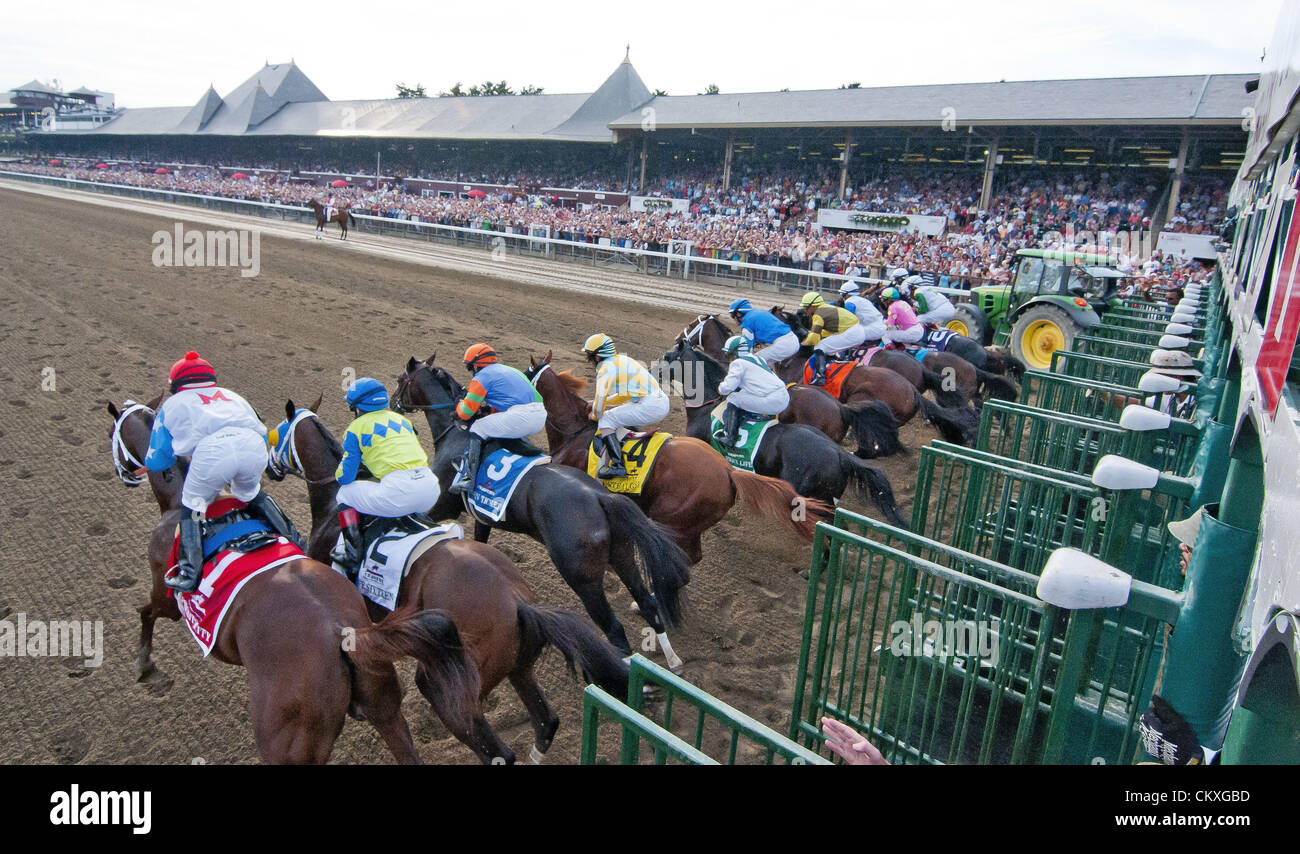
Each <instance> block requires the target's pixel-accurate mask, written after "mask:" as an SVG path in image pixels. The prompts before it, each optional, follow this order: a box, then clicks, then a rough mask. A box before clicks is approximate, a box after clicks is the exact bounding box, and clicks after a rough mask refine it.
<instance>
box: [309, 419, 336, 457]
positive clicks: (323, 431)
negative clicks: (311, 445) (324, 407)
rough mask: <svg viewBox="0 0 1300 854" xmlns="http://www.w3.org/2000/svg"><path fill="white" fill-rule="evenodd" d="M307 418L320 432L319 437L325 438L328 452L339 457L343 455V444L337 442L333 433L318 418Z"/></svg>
mask: <svg viewBox="0 0 1300 854" xmlns="http://www.w3.org/2000/svg"><path fill="white" fill-rule="evenodd" d="M307 420H308V421H311V422H312V423H313V424H315V425H316V429H317V430H318V431H319V432H320V437H321V438H322V439H323V440H325V446H326V447H327V448H329V450H330V453H332V454H333V455H334V456H335V457H338V458H340V459H341V458H342V457H343V446H342V445H341V444H339V440H338V439H335V438H334V434H333V433H331V432H330V431H329V430H328V429H327V428H326V427H325V425H324V424H322V423H321V422H320V419H319V418H309V419H307Z"/></svg>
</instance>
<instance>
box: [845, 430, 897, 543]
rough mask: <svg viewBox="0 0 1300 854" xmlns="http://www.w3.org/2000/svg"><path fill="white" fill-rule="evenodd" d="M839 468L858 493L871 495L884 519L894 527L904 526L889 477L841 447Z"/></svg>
mask: <svg viewBox="0 0 1300 854" xmlns="http://www.w3.org/2000/svg"><path fill="white" fill-rule="evenodd" d="M840 468H841V470H842V471H843V472H844V473H845V474H847V475H848V476H849V477H852V478H853V482H854V484H855V485H856V487H857V491H858V495H859V496H861V495H862V494H863V493H864V492H865V493H867V494H869V495H870V496H871V500H872V501H873V502H875V505H876V507H877V508H878V509H879V510H880V513H881V515H882V516H884V517H885V521H886V522H888V523H889V524H891V525H893V526H894V527H896V528H906V527H907V523H906V522H904V521H903V516H902V514H901V513H899V511H898V505H897V504H896V503H895V502H894V487H893V486H891V485H890V483H889V478H888V477H886V476H885V473H884V472H882V471H881V470H880V469H878V468H876V467H875V466H870V465H867V464H866V463H864V462H863V461H862V460H860V459H858V458H857V457H855V456H853V455H852V454H850V453H849V452H848V451H845V450H843V449H841V450H840Z"/></svg>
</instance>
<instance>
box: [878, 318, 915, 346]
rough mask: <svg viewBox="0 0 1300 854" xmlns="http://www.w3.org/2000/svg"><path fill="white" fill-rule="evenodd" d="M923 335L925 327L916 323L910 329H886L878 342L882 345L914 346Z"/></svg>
mask: <svg viewBox="0 0 1300 854" xmlns="http://www.w3.org/2000/svg"><path fill="white" fill-rule="evenodd" d="M924 335H925V327H924V326H922V325H921V324H919V323H918V324H917V325H916V326H913V327H912V328H911V329H886V330H885V334H884V336H883V337H882V338H881V339H880V340H881V343H882V344H916V343H919V342H920V340H921V337H922V336H924Z"/></svg>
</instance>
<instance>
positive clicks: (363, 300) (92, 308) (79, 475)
mask: <svg viewBox="0 0 1300 854" xmlns="http://www.w3.org/2000/svg"><path fill="white" fill-rule="evenodd" d="M176 211H177V213H174V214H171V215H169V216H159V215H148V214H143V213H140V212H138V211H124V210H118V209H115V208H113V207H110V206H106V205H97V204H86V203H84V202H81V201H77V200H70V199H65V198H57V197H55V196H54V195H51V194H33V193H29V192H24V191H20V190H16V189H13V188H9V187H0V248H2V250H3V251H0V297H2V298H3V303H2V304H0V305H2V307H3V312H2V314H0V382H3V389H4V391H3V394H0V440H2V442H0V457H2V459H0V489H3V493H2V496H3V497H2V498H0V618H9V619H11V620H12V619H14V618H15V617H16V615H17V614H18V613H20V612H21V613H23V614H25V615H26V618H27V619H28V620H36V619H42V620H49V619H76V620H92V621H93V620H102V621H103V625H104V660H103V664H102V666H100V667H98V668H87V667H85V666H84V665H83V663H82V662H81V661H80V660H79V659H78V660H72V659H57V658H26V657H24V658H0V687H2V688H3V691H4V697H5V700H6V702H5V703H4V704H3V706H0V762H4V763H68V764H73V763H133V762H145V763H191V762H200V761H201V762H207V763H239V762H255V761H258V754H257V752H256V750H255V747H254V744H253V733H252V730H251V728H250V726H249V724H248V713H247V691H246V687H245V675H244V672H243V670H242V669H241V668H236V667H232V666H228V665H225V664H221V663H219V662H217V661H215V660H203V659H202V658H201V656H200V651H199V648H198V646H197V644H195V643H194V641H193V639H192V638H191V637H190V636H189V633H188V632H187V631H186V630H185V629H184V627H183V626H182V625H181V624H178V623H165V622H159V624H158V628H157V632H156V635H155V653H154V654H155V660H156V662H157V664H158V667H159V669H160V671H161V673H162V677H161V678H159V679H157V680H155V681H154V682H152V683H150V684H138V683H137V682H136V681H135V674H134V669H133V657H134V654H135V649H136V641H137V635H138V632H139V619H138V615H137V613H136V608H137V607H138V606H139V605H140V604H141V602H142V601H143V600H144V598H145V597H146V595H147V591H148V565H147V562H146V559H145V549H146V544H147V539H148V535H149V532H150V531H151V530H152V528H153V525H154V523H155V521H156V520H157V513H158V510H157V506H156V504H154V502H153V500H152V498H151V496H150V494H149V493H148V491H147V490H148V488H147V487H144V488H141V489H134V490H128V489H126V488H124V487H123V486H122V484H120V483H119V482H118V480H117V478H116V477H115V476H114V474H113V468H112V464H111V460H110V456H109V451H108V435H109V430H110V428H111V426H112V420H111V418H110V416H109V415H108V414H107V412H106V411H105V406H106V404H108V403H109V402H110V401H111V402H114V403H117V404H121V402H122V401H123V400H124V399H126V398H133V399H135V400H140V401H147V400H149V399H151V398H153V397H154V396H156V395H158V394H159V393H161V392H162V391H164V390H165V386H166V374H167V370H168V368H169V367H170V365H171V364H172V362H173V361H174V360H175V359H177V358H178V357H179V356H180V355H181V354H182V353H183V352H184V351H185V350H187V349H191V348H193V349H197V350H198V351H199V352H200V353H202V354H203V355H204V356H205V357H207V358H208V359H210V360H211V361H212V362H213V363H214V365H215V366H216V368H217V371H218V374H219V378H220V382H221V383H222V384H223V385H226V386H229V387H231V388H233V389H236V390H238V391H239V392H240V393H241V394H243V395H245V396H246V397H247V398H248V399H249V400H250V401H251V402H252V403H253V405H254V406H256V407H257V409H258V411H259V412H260V413H261V415H262V417H263V419H264V420H265V421H267V422H268V425H272V424H274V423H275V422H276V421H278V420H279V419H280V418H282V417H283V409H284V403H285V400H286V399H287V398H293V399H294V400H295V401H296V402H298V403H300V404H302V405H307V404H309V403H310V402H311V401H313V400H315V398H316V396H317V394H319V393H321V392H324V394H325V401H324V404H323V406H322V408H321V416H322V419H323V421H324V422H325V424H326V425H327V426H328V427H329V428H330V429H331V430H332V431H334V432H335V433H336V434H340V433H341V432H342V430H343V428H344V426H345V425H346V423H347V420H348V412H347V410H346V408H345V407H344V405H343V402H342V393H341V390H340V383H341V377H342V376H343V372H344V371H345V370H347V369H352V370H353V371H355V375H356V376H366V375H370V376H375V377H378V378H380V379H381V380H383V381H384V382H385V383H387V384H389V386H390V387H391V385H392V380H393V377H394V376H395V375H396V374H397V373H398V372H399V371H400V369H401V367H402V365H403V364H404V363H405V361H406V359H407V357H409V356H418V357H420V358H424V357H426V356H428V355H429V354H431V353H434V352H437V353H438V355H439V361H440V362H441V363H442V364H444V365H445V366H446V367H448V368H450V369H451V370H452V371H453V373H455V374H456V375H457V376H458V377H461V378H462V379H464V371H463V368H462V367H461V366H460V364H459V356H460V354H461V353H462V352H463V351H464V349H465V347H466V346H468V345H469V344H470V343H472V342H473V341H475V340H480V339H486V340H488V341H490V342H492V343H493V344H494V345H495V346H496V347H497V349H498V352H500V353H501V355H502V358H503V360H504V361H506V362H507V363H509V364H512V365H516V366H522V365H523V364H525V363H526V362H527V358H528V356H529V355H530V354H542V353H545V352H546V351H547V350H548V349H553V350H554V351H555V364H556V367H557V368H573V369H577V370H578V371H584V372H585V371H586V370H587V369H586V368H585V366H584V364H583V363H582V361H581V359H580V358H579V354H578V350H579V348H580V346H581V343H582V341H583V339H584V338H585V337H586V336H587V335H588V334H590V333H591V332H596V331H604V332H607V333H609V334H610V335H611V336H613V337H614V338H615V340H616V341H618V342H619V343H620V345H621V346H622V347H623V348H625V349H626V350H627V351H629V352H630V353H631V354H632V355H633V356H635V357H637V358H640V359H642V360H643V361H644V360H649V359H653V358H656V357H658V356H659V355H661V354H662V353H663V352H664V350H665V349H667V347H668V345H669V344H670V343H671V342H672V340H673V338H674V337H675V336H676V334H677V333H678V331H679V330H680V329H681V328H682V327H683V325H684V324H685V323H686V322H687V321H688V320H689V319H690V318H691V317H693V316H694V314H696V313H697V312H699V311H701V310H711V311H718V310H720V309H722V308H723V307H724V306H725V305H726V302H727V300H728V299H729V292H728V291H726V290H723V289H717V290H716V292H715V293H716V296H715V297H714V298H713V299H712V300H711V301H709V302H703V303H696V302H692V303H685V302H684V303H683V304H682V305H681V306H680V309H679V310H674V309H671V308H667V307H658V306H655V305H647V304H634V303H628V302H623V301H616V300H612V299H606V298H602V297H599V296H591V295H587V294H573V293H566V292H564V291H562V290H558V289H556V288H555V287H536V286H530V285H524V284H519V283H517V282H513V281H511V280H510V279H509V278H508V277H505V278H502V277H499V276H498V277H488V276H482V275H475V274H470V273H465V272H459V271H453V270H446V269H439V268H436V267H433V266H428V265H421V264H415V263H408V262H404V261H397V260H390V259H386V258H383V257H378V256H376V255H374V254H366V253H363V252H360V251H357V249H355V248H353V247H348V246H342V245H340V244H339V241H338V240H337V238H333V237H331V239H330V240H328V241H323V242H315V241H304V240H287V239H279V238H274V237H264V238H263V239H262V243H261V273H260V275H258V276H257V277H255V278H241V277H240V276H239V273H238V271H237V270H236V269H232V268H184V267H173V268H165V267H164V268H159V267H154V266H153V265H152V263H151V255H152V251H153V245H152V243H151V235H152V234H153V233H154V232H155V231H158V230H160V229H166V230H170V229H172V228H173V227H174V224H175V223H176V222H177V221H184V222H187V223H192V225H193V227H211V226H210V225H209V224H207V223H203V222H199V221H198V220H197V219H195V218H193V217H191V216H189V215H187V214H186V213H185V212H184V209H181V208H177V209H176ZM276 225H278V226H279V225H282V224H279V223H277V224H276ZM284 227H287V228H292V229H301V231H302V232H303V233H304V234H309V233H310V227H309V226H305V225H303V226H298V225H292V226H284ZM355 239H356V240H357V241H358V245H359V246H360V245H362V244H364V243H365V241H366V237H365V236H364V235H360V236H356V238H355ZM506 263H509V262H508V261H507V262H506ZM559 269H560V270H563V267H560V268H559ZM645 281H646V286H647V287H648V288H653V287H654V286H655V285H656V283H662V282H663V280H662V279H652V278H647V279H646V280H645ZM696 290H698V291H707V290H708V289H707V288H706V287H704V286H697V288H696ZM49 369H53V370H52V373H51V371H50V370H49ZM51 376H52V378H53V380H54V389H53V390H43V381H45V385H46V386H48V384H49V383H48V381H49V379H50V378H51ZM417 427H419V428H421V430H422V438H423V441H424V442H425V445H426V448H428V447H429V443H430V438H429V436H428V435H427V433H428V431H427V429H425V426H424V424H423V422H422V421H419V422H418V423H417ZM665 427H666V428H667V429H670V430H674V431H680V430H682V429H684V427H685V418H684V415H683V412H682V409H681V404H680V402H675V404H674V410H673V413H672V414H671V415H670V417H669V419H668V421H667V422H666V424H665ZM933 436H934V433H933V431H931V430H929V429H928V428H925V427H923V426H920V425H918V424H916V423H913V424H909V425H907V426H906V427H904V428H903V438H904V441H905V442H906V443H907V444H908V445H909V446H910V447H913V448H916V447H919V446H920V445H922V444H924V443H925V442H927V441H929V440H930V439H931V438H933ZM914 459H915V457H902V458H894V459H890V460H884V461H879V463H878V464H879V465H880V466H881V468H882V469H884V470H885V472H886V473H887V474H888V475H889V476H890V479H891V481H892V483H893V485H894V489H895V492H896V494H897V497H898V501H899V504H900V506H901V507H902V508H903V512H904V514H906V513H907V510H908V507H909V505H910V496H911V493H912V488H913V485H914V477H915V463H914ZM265 483H266V484H267V485H268V489H269V490H270V491H271V493H272V494H273V495H274V496H275V498H276V499H277V500H278V501H279V502H280V503H281V505H282V506H284V507H285V509H286V510H287V511H288V512H289V513H290V515H291V516H292V517H293V518H294V519H295V520H296V521H297V522H298V524H299V525H300V526H302V527H305V526H306V525H307V523H308V520H309V513H308V509H307V503H306V498H305V495H306V493H305V488H304V486H303V484H302V482H301V481H299V480H294V479H290V480H287V481H285V482H284V483H271V482H269V481H265ZM846 504H847V506H848V507H850V508H853V509H859V510H861V509H864V508H865V507H866V505H865V504H864V503H863V502H861V501H860V500H858V499H857V498H856V497H854V496H852V495H850V496H848V497H847V499H846ZM866 512H868V513H869V514H870V515H875V511H874V509H871V510H868V511H866ZM492 543H493V544H494V545H496V546H497V547H499V548H501V549H502V550H503V551H505V552H506V553H507V554H508V555H509V556H510V557H511V558H512V559H514V560H515V561H516V562H517V563H518V564H519V565H520V567H521V569H522V570H523V572H524V574H525V575H526V577H527V578H528V580H529V583H530V584H531V585H532V586H533V589H534V592H535V594H536V596H537V599H538V600H539V601H541V602H544V603H547V604H550V605H556V606H562V607H566V608H569V609H571V610H574V611H575V612H577V613H582V610H581V606H580V604H579V602H578V600H577V598H576V596H574V595H573V593H572V592H571V591H570V590H569V589H568V587H566V586H565V585H564V583H563V582H562V580H561V579H560V577H559V575H558V573H557V572H556V571H555V569H554V567H552V566H551V564H550V563H549V561H548V560H547V559H546V557H545V553H544V552H543V550H542V548H541V547H540V546H539V545H537V544H536V543H534V542H533V541H532V540H529V539H526V538H523V537H519V536H515V535H511V534H502V533H495V534H494V535H493V538H492ZM704 545H705V557H704V560H703V561H702V563H701V564H700V565H698V566H697V567H696V568H695V570H694V572H693V578H692V581H691V583H690V585H689V587H688V588H687V597H688V600H687V601H688V607H689V611H688V614H687V619H686V625H685V626H684V627H683V628H682V629H679V630H678V631H677V632H676V633H675V634H674V635H672V638H673V643H674V646H675V647H676V649H677V651H678V653H679V654H680V655H681V656H682V657H683V658H684V659H685V661H686V668H685V672H684V675H685V676H686V678H688V679H690V680H691V681H693V682H695V683H696V684H698V685H699V686H700V687H702V688H703V689H704V690H706V691H709V692H710V693H712V694H714V695H716V696H718V697H720V698H722V699H724V700H726V701H727V702H729V703H731V704H733V705H735V706H737V707H738V708H739V709H741V710H742V711H744V712H746V713H748V714H750V715H752V716H753V717H755V718H757V719H759V720H761V721H763V722H765V723H767V724H769V725H771V726H773V727H774V728H776V729H777V730H779V731H784V730H785V728H786V726H787V725H788V722H789V716H790V703H791V697H792V690H793V680H794V669H795V663H796V659H797V655H798V643H799V630H800V623H801V620H802V612H803V605H804V590H805V586H806V585H805V582H804V580H803V579H802V578H801V577H800V575H799V574H798V570H800V569H804V568H806V567H807V564H808V559H809V549H810V547H809V546H808V545H807V544H805V543H803V542H798V541H790V540H788V539H786V538H784V537H783V536H781V535H778V534H775V533H773V532H771V531H768V530H766V529H765V526H763V525H762V524H758V523H755V522H754V521H752V520H747V519H746V518H745V517H744V515H743V514H742V512H741V511H739V510H737V511H733V513H732V514H731V515H730V516H729V517H728V518H727V519H726V520H724V522H723V523H722V524H721V525H719V526H718V527H717V528H715V529H714V530H713V531H711V532H709V534H708V535H707V536H706V537H705V543H704ZM609 577H610V578H611V579H612V578H613V576H612V575H611V576H609ZM610 597H611V601H612V603H613V605H614V607H615V609H616V611H617V612H618V613H619V615H620V619H621V620H622V621H623V623H624V624H625V625H626V626H627V628H628V632H629V635H630V636H633V637H634V638H635V637H639V633H640V630H641V627H642V626H644V622H643V621H642V620H641V619H640V618H639V617H638V616H637V615H635V614H633V613H632V612H631V611H630V608H629V605H630V601H631V600H630V598H629V597H628V595H627V594H626V592H625V591H624V590H623V588H622V586H621V585H616V584H614V583H613V582H611V584H610ZM634 642H635V641H634ZM654 657H655V658H656V660H659V661H662V657H661V656H658V655H657V654H655V656H654ZM539 669H540V675H541V679H542V684H543V687H544V689H545V690H546V691H547V694H548V697H549V699H550V700H551V702H552V705H554V706H555V708H556V711H557V713H558V714H559V716H560V719H561V725H560V731H559V734H558V735H557V738H556V741H555V745H554V747H553V748H552V750H551V752H550V754H549V756H548V762H549V763H572V762H576V761H577V756H578V741H579V738H578V736H579V732H580V727H581V720H580V708H581V686H580V685H579V684H577V683H576V682H574V681H573V680H571V679H570V678H569V677H568V676H567V674H565V673H564V670H563V667H562V663H561V660H560V658H559V656H558V655H557V654H555V653H554V652H548V653H547V654H546V655H545V656H544V658H543V662H542V664H541V666H540V668H539ZM402 673H403V679H404V682H405V684H406V685H407V686H408V689H410V688H411V678H410V676H411V672H410V667H409V666H403V668H402ZM403 709H404V711H405V713H406V716H407V719H408V721H409V722H410V724H411V728H412V731H413V732H414V734H415V738H416V742H417V746H418V747H419V749H420V751H421V754H422V755H423V756H424V758H425V760H426V761H429V762H441V763H471V762H473V761H475V760H474V757H473V755H472V754H471V753H470V752H469V750H468V749H466V748H465V747H463V746H462V745H461V744H460V743H459V742H457V741H455V740H454V739H453V738H452V737H451V736H450V735H449V734H448V733H447V731H446V730H445V728H444V727H443V726H442V724H441V723H440V722H439V721H438V720H437V719H436V718H435V717H434V716H433V714H432V713H431V712H430V710H429V707H428V705H427V703H426V702H425V701H424V700H423V698H421V697H420V696H419V695H418V693H417V692H415V691H414V690H408V692H407V695H406V699H405V701H404V704H403ZM489 719H490V721H491V722H492V724H493V725H494V726H495V727H496V728H497V730H498V731H499V732H500V734H501V736H502V738H503V739H504V740H505V741H506V742H507V743H508V744H510V745H511V746H512V747H513V748H514V749H515V750H516V751H517V752H518V753H519V754H520V756H524V755H526V754H527V751H528V747H529V745H530V744H531V742H532V730H531V728H530V726H529V724H528V720H527V716H526V713H525V711H524V709H523V706H522V704H521V703H520V702H519V700H518V698H517V697H516V696H515V695H514V693H513V692H511V691H510V690H509V686H508V685H503V686H501V687H499V688H498V689H497V690H496V692H495V693H494V695H493V697H492V698H491V700H490V702H489ZM332 761H334V762H344V763H384V762H390V761H391V758H390V756H389V754H388V753H387V751H386V750H385V749H384V747H383V745H382V743H381V742H380V740H379V738H378V737H377V735H376V734H375V732H374V730H373V729H372V728H371V727H370V726H369V725H368V724H364V723H358V722H355V721H352V720H349V721H348V723H347V724H346V726H345V728H344V731H343V734H342V736H341V738H340V739H339V741H338V743H337V745H336V747H335V751H334V754H333V757H332Z"/></svg>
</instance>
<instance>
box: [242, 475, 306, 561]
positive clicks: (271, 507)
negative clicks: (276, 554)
mask: <svg viewBox="0 0 1300 854" xmlns="http://www.w3.org/2000/svg"><path fill="white" fill-rule="evenodd" d="M248 508H249V509H250V510H252V511H254V512H255V513H257V514H258V515H259V516H261V517H262V518H263V519H265V520H266V521H267V523H268V524H270V526H271V530H273V531H275V532H276V533H277V534H279V535H280V536H282V537H284V538H285V539H286V540H288V541H289V542H291V543H293V544H294V545H295V546H297V547H298V548H300V549H306V548H307V540H306V539H304V538H303V536H302V534H300V533H298V529H297V528H295V527H294V526H293V522H292V521H291V520H290V519H289V517H288V516H286V515H284V511H283V510H281V509H280V505H279V504H276V503H275V499H274V498H272V497H271V496H270V495H269V494H268V493H267V491H266V490H265V489H261V490H258V493H257V495H254V496H253V499H252V500H251V501H249V502H248Z"/></svg>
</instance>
